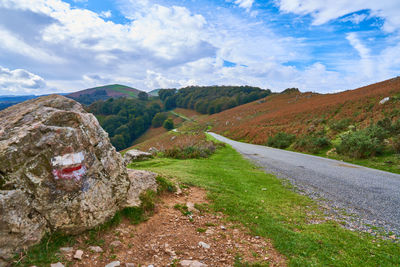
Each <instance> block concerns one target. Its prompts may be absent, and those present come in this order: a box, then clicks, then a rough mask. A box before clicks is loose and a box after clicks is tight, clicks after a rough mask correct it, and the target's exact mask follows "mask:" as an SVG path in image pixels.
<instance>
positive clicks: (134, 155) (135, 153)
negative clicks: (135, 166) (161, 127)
mask: <svg viewBox="0 0 400 267" xmlns="http://www.w3.org/2000/svg"><path fill="white" fill-rule="evenodd" d="M151 157H153V155H152V154H151V153H149V152H144V151H140V150H137V149H131V150H128V151H127V152H126V153H125V155H124V160H125V164H126V165H128V164H129V163H131V162H132V161H134V160H144V159H148V158H151Z"/></svg>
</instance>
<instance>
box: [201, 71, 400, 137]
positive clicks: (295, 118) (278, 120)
mask: <svg viewBox="0 0 400 267" xmlns="http://www.w3.org/2000/svg"><path fill="white" fill-rule="evenodd" d="M399 93H400V78H399V77H397V78H394V79H390V80H387V81H384V82H380V83H376V84H372V85H369V86H365V87H361V88H359V89H356V90H350V91H345V92H341V93H336V94H324V95H322V94H316V93H310V92H307V93H296V92H293V93H288V94H276V95H272V96H269V97H267V98H266V99H265V101H260V100H259V101H255V102H252V103H248V104H245V105H242V106H239V107H236V108H232V109H229V110H226V111H223V112H221V113H218V114H215V115H212V116H210V117H207V118H203V119H202V121H203V122H204V123H206V122H210V121H211V122H212V124H213V126H214V127H213V128H212V131H214V132H217V133H220V134H223V135H225V136H228V137H230V138H233V139H236V140H245V141H247V142H252V143H256V144H265V143H266V141H267V139H268V137H269V136H272V135H274V134H276V133H277V132H280V131H283V132H287V133H293V134H296V135H302V134H309V133H313V132H316V131H319V130H322V129H324V128H326V125H328V124H329V123H331V122H334V121H337V120H340V119H343V118H350V119H351V120H352V122H353V123H354V124H357V125H358V126H359V127H360V128H363V127H365V126H367V125H369V124H370V123H371V121H372V122H376V121H378V120H380V119H382V118H384V117H385V114H392V117H393V119H397V118H399V116H400V100H399V99H397V100H391V101H388V102H387V103H385V104H383V105H381V104H379V101H380V100H382V99H383V98H385V97H392V98H393V97H394V96H396V95H397V98H399ZM393 114H394V115H393Z"/></svg>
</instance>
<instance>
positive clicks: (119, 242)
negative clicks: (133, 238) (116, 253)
mask: <svg viewBox="0 0 400 267" xmlns="http://www.w3.org/2000/svg"><path fill="white" fill-rule="evenodd" d="M110 246H112V247H114V248H116V247H120V246H122V243H121V241H119V240H115V241H113V242H111V243H110Z"/></svg>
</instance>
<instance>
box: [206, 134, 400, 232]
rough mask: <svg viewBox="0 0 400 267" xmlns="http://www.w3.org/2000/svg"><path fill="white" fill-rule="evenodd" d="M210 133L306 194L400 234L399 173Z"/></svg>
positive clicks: (365, 221) (366, 221)
mask: <svg viewBox="0 0 400 267" xmlns="http://www.w3.org/2000/svg"><path fill="white" fill-rule="evenodd" d="M210 135H212V136H214V137H215V138H216V139H218V140H220V141H223V142H225V143H227V144H229V145H231V146H232V147H233V148H234V149H236V150H237V151H238V152H240V153H241V154H243V155H245V156H246V157H247V158H250V159H251V160H253V161H254V162H256V164H258V165H260V166H262V167H263V168H264V169H265V170H266V171H267V172H269V173H271V172H272V173H274V174H276V175H277V176H280V177H284V178H287V179H289V180H290V181H291V182H292V183H294V184H295V185H297V186H298V187H299V188H300V189H302V190H304V191H306V193H307V194H313V193H317V195H318V196H319V197H323V198H325V199H327V200H328V201H327V203H330V204H332V205H333V206H335V207H340V208H346V209H347V210H350V211H354V212H355V213H357V214H359V215H360V216H361V219H363V220H364V223H371V224H374V225H378V226H383V227H385V228H386V229H387V230H392V231H394V232H395V233H398V234H399V233H400V175H398V174H393V173H389V172H384V171H380V170H375V169H370V168H366V167H362V166H358V165H353V164H349V163H344V162H341V161H337V160H331V159H326V158H321V157H316V156H311V155H306V154H301V153H296V152H290V151H286V150H281V149H275V148H270V147H266V146H260V145H252V144H247V143H242V142H236V141H233V140H230V139H228V138H225V137H223V136H221V135H218V134H215V133H210Z"/></svg>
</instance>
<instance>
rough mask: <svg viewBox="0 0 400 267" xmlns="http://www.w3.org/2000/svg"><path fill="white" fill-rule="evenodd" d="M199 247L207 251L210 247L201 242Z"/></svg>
mask: <svg viewBox="0 0 400 267" xmlns="http://www.w3.org/2000/svg"><path fill="white" fill-rule="evenodd" d="M199 246H200V247H202V248H205V249H209V248H210V245H209V244H207V243H204V242H203V241H200V242H199Z"/></svg>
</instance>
